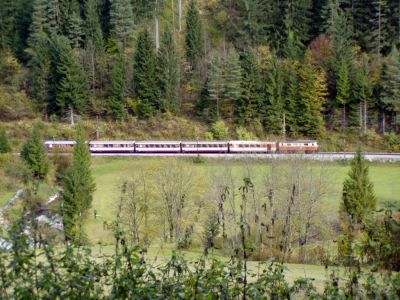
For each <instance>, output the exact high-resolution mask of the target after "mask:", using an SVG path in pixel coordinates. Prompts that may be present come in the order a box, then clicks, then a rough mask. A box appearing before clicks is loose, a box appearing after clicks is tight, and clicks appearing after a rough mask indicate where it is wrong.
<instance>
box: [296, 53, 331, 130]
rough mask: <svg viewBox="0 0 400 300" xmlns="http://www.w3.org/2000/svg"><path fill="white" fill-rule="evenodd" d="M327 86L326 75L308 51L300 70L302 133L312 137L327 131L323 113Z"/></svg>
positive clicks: (299, 106) (300, 121)
mask: <svg viewBox="0 0 400 300" xmlns="http://www.w3.org/2000/svg"><path fill="white" fill-rule="evenodd" d="M326 96H327V84H326V78H325V74H324V73H322V71H319V70H318V69H317V68H316V67H315V66H314V65H313V64H312V61H311V53H310V51H309V50H307V52H306V54H305V58H304V61H303V63H302V65H301V67H300V70H299V102H298V103H299V105H298V118H297V120H298V126H299V131H300V133H302V134H304V135H306V136H310V137H314V138H316V137H319V136H322V135H323V133H324V131H325V126H324V119H323V117H322V111H323V108H324V104H325V102H326Z"/></svg>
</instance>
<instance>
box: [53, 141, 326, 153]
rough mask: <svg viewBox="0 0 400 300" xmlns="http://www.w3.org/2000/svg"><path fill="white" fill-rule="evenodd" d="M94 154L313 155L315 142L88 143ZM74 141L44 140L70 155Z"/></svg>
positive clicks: (55, 150)
mask: <svg viewBox="0 0 400 300" xmlns="http://www.w3.org/2000/svg"><path fill="white" fill-rule="evenodd" d="M87 144H88V146H89V150H90V152H91V153H94V154H96V153H97V154H101V153H104V154H112V153H115V154H119V153H127V154H128V153H142V154H145V153H148V154H157V153H171V154H173V153H187V154H211V153H215V154H218V153H219V154H226V153H233V154H235V153H237V154H239V153H242V154H245V153H249V154H273V153H306V154H309V153H316V152H318V150H319V145H318V142H317V141H315V140H310V141H280V142H276V141H88V142H87ZM74 146H75V141H55V140H54V141H45V147H46V149H47V151H48V152H49V153H52V152H53V153H54V152H57V153H68V152H72V151H73V149H74Z"/></svg>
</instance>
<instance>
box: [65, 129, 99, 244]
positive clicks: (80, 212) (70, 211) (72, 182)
mask: <svg viewBox="0 0 400 300" xmlns="http://www.w3.org/2000/svg"><path fill="white" fill-rule="evenodd" d="M90 166H91V158H90V152H89V148H88V145H87V144H86V142H85V133H84V130H83V128H82V127H81V126H80V125H79V126H78V127H77V131H76V145H75V147H74V154H73V160H72V164H71V166H70V167H69V169H68V170H67V172H66V174H65V175H64V177H63V181H62V212H63V222H64V231H65V235H66V240H67V241H72V242H78V243H79V242H81V234H82V228H81V225H82V221H83V218H84V217H85V215H86V213H87V211H88V210H89V208H90V207H91V204H92V200H93V193H94V191H95V189H96V185H95V182H94V180H93V177H92V174H91V170H90Z"/></svg>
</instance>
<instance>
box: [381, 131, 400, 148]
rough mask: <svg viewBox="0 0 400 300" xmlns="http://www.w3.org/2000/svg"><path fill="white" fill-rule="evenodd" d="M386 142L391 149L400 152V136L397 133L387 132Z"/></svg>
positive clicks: (386, 145)
mask: <svg viewBox="0 0 400 300" xmlns="http://www.w3.org/2000/svg"><path fill="white" fill-rule="evenodd" d="M384 144H385V147H386V149H388V150H389V151H393V152H398V151H399V152H400V136H397V135H396V134H395V133H393V132H390V133H387V134H385V137H384Z"/></svg>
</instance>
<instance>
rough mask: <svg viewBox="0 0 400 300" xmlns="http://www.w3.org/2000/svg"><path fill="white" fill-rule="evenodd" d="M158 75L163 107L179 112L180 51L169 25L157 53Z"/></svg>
mask: <svg viewBox="0 0 400 300" xmlns="http://www.w3.org/2000/svg"><path fill="white" fill-rule="evenodd" d="M157 75H158V85H159V87H160V99H161V104H160V105H161V107H162V109H164V110H167V111H170V112H173V113H176V112H178V111H179V109H180V100H179V82H180V72H179V53H178V50H177V46H176V42H175V38H174V36H173V33H172V31H171V30H170V28H169V27H167V28H166V29H165V31H164V33H163V35H162V37H161V46H160V49H159V50H158V53H157Z"/></svg>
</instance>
